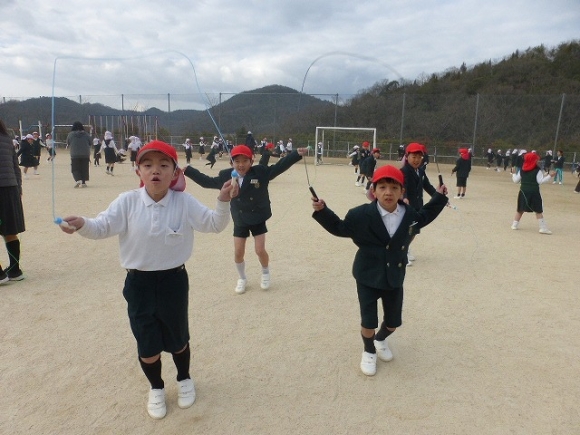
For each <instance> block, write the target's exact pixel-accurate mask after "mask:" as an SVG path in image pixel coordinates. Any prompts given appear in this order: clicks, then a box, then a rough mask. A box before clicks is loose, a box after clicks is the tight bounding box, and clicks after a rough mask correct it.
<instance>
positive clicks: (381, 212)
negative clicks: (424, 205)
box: [377, 201, 404, 217]
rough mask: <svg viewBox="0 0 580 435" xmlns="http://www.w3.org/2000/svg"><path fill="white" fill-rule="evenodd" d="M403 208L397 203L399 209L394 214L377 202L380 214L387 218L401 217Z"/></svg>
mask: <svg viewBox="0 0 580 435" xmlns="http://www.w3.org/2000/svg"><path fill="white" fill-rule="evenodd" d="M403 208H404V207H403V206H402V205H401V204H399V203H397V208H396V209H395V211H393V212H392V213H391V212H389V211H387V210H385V209H384V208H383V207H381V205H380V204H379V201H377V209H378V210H379V213H380V214H381V217H385V216H389V215H391V216H397V215H399V213H401V212H402V211H403Z"/></svg>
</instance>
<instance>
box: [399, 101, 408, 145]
mask: <svg viewBox="0 0 580 435" xmlns="http://www.w3.org/2000/svg"><path fill="white" fill-rule="evenodd" d="M406 98H407V93H406V92H403V108H402V109H401V131H400V133H399V145H401V144H402V143H403V129H404V127H405V100H406Z"/></svg>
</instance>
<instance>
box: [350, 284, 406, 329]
mask: <svg viewBox="0 0 580 435" xmlns="http://www.w3.org/2000/svg"><path fill="white" fill-rule="evenodd" d="M356 291H357V293H358V302H359V305H360V318H361V326H362V327H363V328H367V329H374V328H377V327H378V326H379V319H378V313H377V309H378V300H379V299H381V302H382V304H383V320H384V322H385V324H386V325H387V326H388V327H389V328H398V327H399V326H401V324H402V323H403V322H402V318H401V313H402V311H403V289H402V288H397V289H388V290H381V289H376V288H373V287H367V286H366V285H362V284H359V283H357V284H356Z"/></svg>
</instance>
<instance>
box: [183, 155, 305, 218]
mask: <svg viewBox="0 0 580 435" xmlns="http://www.w3.org/2000/svg"><path fill="white" fill-rule="evenodd" d="M301 159H302V156H301V155H300V154H298V151H296V150H294V151H292V152H291V153H290V154H288V155H287V156H286V157H284V158H282V159H280V160H279V161H278V162H277V163H276V164H274V165H272V166H267V164H259V165H253V166H252V167H251V168H250V170H249V171H248V173H247V174H246V175H245V176H244V182H243V183H242V187H241V188H240V193H239V195H238V196H237V197H235V198H233V199H232V200H231V202H230V211H231V213H232V219H233V221H234V224H236V225H241V226H245V225H257V224H260V223H262V222H266V221H267V220H268V219H270V217H272V209H271V207H270V196H269V195H268V184H269V183H270V180H273V179H274V178H276V177H277V176H278V175H280V174H281V173H282V172H284V171H286V170H288V169H289V168H290V167H291V166H292V165H293V164H294V163H296V162H298V161H299V160H301ZM232 171H233V168H228V169H223V170H221V171H220V172H219V174H218V176H217V177H210V176H208V175H205V174H203V173H202V172H200V171H199V170H197V169H195V168H192V167H191V166H188V167H186V168H185V170H184V171H183V173H184V174H185V176H186V177H189V178H191V179H192V180H193V181H194V182H196V183H197V184H199V185H200V186H201V187H206V188H212V189H221V188H222V186H223V185H224V183H225V182H226V181H228V180H230V179H231V178H232Z"/></svg>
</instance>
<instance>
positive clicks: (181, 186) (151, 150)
mask: <svg viewBox="0 0 580 435" xmlns="http://www.w3.org/2000/svg"><path fill="white" fill-rule="evenodd" d="M136 163H137V170H136V173H137V175H138V176H139V178H140V179H141V187H140V188H139V189H134V190H131V191H128V192H125V193H122V194H121V195H119V197H118V198H117V199H115V200H114V201H113V202H112V203H111V204H110V205H109V207H108V208H107V210H105V211H103V212H101V213H99V215H98V216H97V217H96V218H92V219H90V218H84V217H80V216H68V217H65V218H64V219H63V221H64V222H65V224H61V229H62V230H63V231H64V232H66V233H68V234H72V233H74V232H78V233H79V234H80V235H81V236H83V237H87V238H89V239H104V238H106V237H112V236H116V235H118V236H119V251H120V258H121V267H123V268H124V269H126V270H127V277H126V278H125V285H124V287H123V296H124V297H125V300H126V301H127V312H128V314H129V321H130V325H131V330H132V331H133V335H134V336H135V340H136V341H137V352H138V356H139V363H140V364H141V368H142V370H143V372H144V373H145V376H146V377H147V379H148V381H149V383H150V384H151V389H150V390H149V400H148V403H147V412H148V413H149V416H151V417H152V418H155V419H160V418H163V417H165V414H166V412H167V407H166V404H165V383H164V381H163V378H162V377H161V353H162V352H168V353H171V356H172V359H173V362H174V363H175V367H176V369H177V406H179V407H180V408H189V407H190V406H191V405H193V403H194V402H195V386H194V383H193V380H192V379H191V377H190V374H189V364H190V359H191V352H190V348H189V338H190V336H189V323H188V319H189V315H188V294H189V278H188V274H187V271H186V269H185V265H184V263H185V262H186V261H187V260H188V259H189V257H190V256H191V253H192V251H193V240H194V232H195V231H199V232H203V233H210V232H213V233H219V232H221V231H223V230H224V229H225V227H226V226H227V225H228V222H229V220H230V217H229V208H230V207H229V201H230V198H231V196H232V194H234V195H235V190H236V189H234V188H233V187H232V182H231V180H228V181H227V182H226V183H224V184H223V186H222V188H221V190H220V193H219V195H218V198H217V199H218V200H217V203H216V208H215V210H210V209H209V208H208V207H206V206H205V205H203V204H201V203H200V202H199V201H198V200H197V199H195V198H194V197H193V196H191V195H190V194H188V193H186V192H184V190H185V178H184V177H183V173H182V171H181V169H180V168H179V167H178V166H177V152H176V151H175V148H173V147H172V146H171V145H169V144H166V143H165V142H161V141H158V140H155V141H152V142H150V143H148V144H147V145H145V146H144V147H143V148H141V150H140V151H139V153H138V154H137V158H136Z"/></svg>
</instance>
